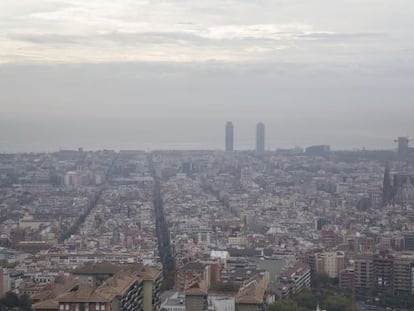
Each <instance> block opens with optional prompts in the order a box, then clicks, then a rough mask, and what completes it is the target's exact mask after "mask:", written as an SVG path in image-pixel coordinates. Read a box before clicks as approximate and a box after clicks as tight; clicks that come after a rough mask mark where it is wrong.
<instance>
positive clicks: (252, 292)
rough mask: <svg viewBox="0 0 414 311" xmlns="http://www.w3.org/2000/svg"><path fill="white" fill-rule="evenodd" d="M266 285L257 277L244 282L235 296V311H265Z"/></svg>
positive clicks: (263, 280) (266, 282) (266, 283)
mask: <svg viewBox="0 0 414 311" xmlns="http://www.w3.org/2000/svg"><path fill="white" fill-rule="evenodd" d="M309 270H310V269H309ZM267 285H268V281H266V280H265V279H263V278H261V277H258V276H255V277H252V278H251V279H250V280H247V281H245V282H244V283H243V285H242V286H241V287H240V289H239V292H238V293H237V295H236V311H261V310H265V299H266V290H267Z"/></svg>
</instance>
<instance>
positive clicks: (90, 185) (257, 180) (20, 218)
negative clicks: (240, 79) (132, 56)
mask: <svg viewBox="0 0 414 311" xmlns="http://www.w3.org/2000/svg"><path fill="white" fill-rule="evenodd" d="M234 131H235V129H234V127H233V123H232V122H227V123H226V125H225V133H224V134H225V135H224V138H225V143H224V146H225V151H220V150H212V151H208V150H189V151H174V150H171V151H167V150H166V151H152V152H145V151H135V150H121V151H114V150H100V151H88V150H84V149H82V148H79V149H78V150H60V151H57V152H51V153H20V154H0V219H1V223H0V243H1V248H0V260H1V266H2V268H1V269H0V296H1V297H3V298H2V299H1V300H0V309H1V310H9V309H13V308H17V309H18V310H34V311H40V310H56V311H58V310H59V311H60V310H65V311H89V310H100V311H110V310H144V311H149V310H165V311H185V310H187V311H198V310H200V311H201V310H211V311H233V310H234V311H239V310H249V311H250V310H331V311H334V310H385V308H387V307H388V308H394V309H395V310H412V308H413V307H414V226H413V219H414V161H413V160H414V148H411V147H409V140H408V138H406V137H400V138H398V139H397V141H396V142H397V144H398V149H397V151H392V150H389V151H388V150H382V151H381V150H379V151H369V150H359V151H332V150H331V149H330V147H329V146H325V145H317V146H309V147H307V148H306V149H304V150H303V149H301V148H299V147H296V148H292V149H277V150H266V147H265V146H266V144H265V125H264V124H263V123H258V124H257V128H256V146H255V147H256V148H255V150H251V151H242V150H234Z"/></svg>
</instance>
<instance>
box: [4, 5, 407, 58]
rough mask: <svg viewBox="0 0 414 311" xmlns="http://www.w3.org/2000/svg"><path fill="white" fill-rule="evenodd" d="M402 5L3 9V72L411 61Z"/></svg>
mask: <svg viewBox="0 0 414 311" xmlns="http://www.w3.org/2000/svg"><path fill="white" fill-rule="evenodd" d="M409 12H414V4H413V3H412V2H410V1H408V0H395V1H393V2H392V4H391V2H390V1H388V0H375V1H374V0H364V1H356V0H334V1H323V0H314V1H303V0H289V1H287V0H250V1H246V0H221V1H219V0H209V1H205V0H199V1H189V0H158V1H152V0H134V1H133V0H118V1H111V0H37V1H33V0H19V1H0V63H16V62H25V63H27V62H29V63H30V62H31V63H100V62H124V61H139V62H142V61H144V62H145V61H150V62H158V61H167V62H194V61H196V62H199V61H209V60H216V61H225V62H246V61H249V62H251V61H263V62H267V61H271V62H275V61H278V62H331V63H332V62H335V63H347V62H348V63H349V62H352V61H364V60H365V59H369V60H372V58H378V59H389V58H390V57H391V58H392V59H407V57H411V58H412V56H411V55H412V53H410V51H412V50H413V48H414V44H413V43H412V42H413V40H411V39H412V38H413V31H412V30H411V29H414V22H413V20H414V18H413V16H412V15H413V13H409Z"/></svg>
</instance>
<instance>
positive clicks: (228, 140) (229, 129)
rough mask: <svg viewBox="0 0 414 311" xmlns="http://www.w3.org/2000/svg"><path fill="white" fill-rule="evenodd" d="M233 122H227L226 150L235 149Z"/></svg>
mask: <svg viewBox="0 0 414 311" xmlns="http://www.w3.org/2000/svg"><path fill="white" fill-rule="evenodd" d="M233 135H234V134H233V123H232V122H230V121H229V122H227V123H226V151H227V152H231V151H233V150H234V136H233Z"/></svg>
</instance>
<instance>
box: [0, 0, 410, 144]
mask: <svg viewBox="0 0 414 311" xmlns="http://www.w3.org/2000/svg"><path fill="white" fill-rule="evenodd" d="M413 99H414V2H413V1H411V0H330V1H327V0H248V1H247V0H221V1H218V0H209V1H203V0H198V1H189V0H188V1H187V0H170V1H166V0H159V1H154V0H134V1H133V0H118V1H111V0H19V1H6V0H0V152H15V151H31V150H33V151H45V150H48V151H49V150H54V149H59V148H69V147H70V148H72V147H76V146H80V145H84V147H85V148H86V149H87V148H95V149H101V148H104V147H105V148H138V149H165V148H173V149H181V148H207V149H209V148H213V149H216V148H217V149H220V148H223V147H224V142H223V139H224V135H223V132H224V123H225V122H226V121H227V120H232V121H233V123H234V124H235V145H236V148H241V149H249V148H253V147H254V128H255V124H256V123H257V122H259V121H263V122H265V124H266V137H267V147H268V148H271V149H272V148H277V147H288V146H295V145H302V146H306V145H311V144H316V143H329V144H331V145H332V146H333V147H334V148H360V147H368V148H393V147H394V143H393V139H394V138H395V137H397V136H399V135H403V136H410V135H413V132H414V122H412V116H413V115H414V102H413Z"/></svg>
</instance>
